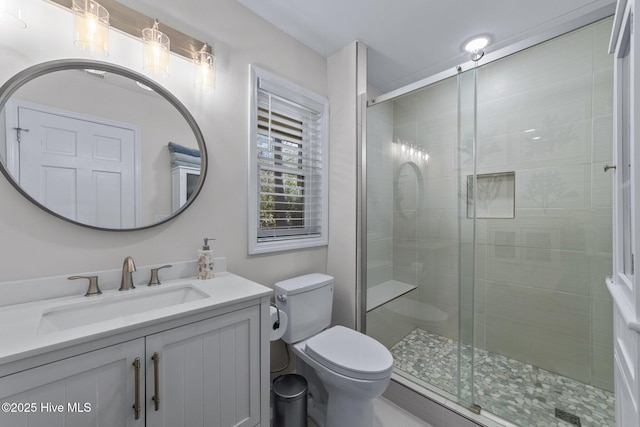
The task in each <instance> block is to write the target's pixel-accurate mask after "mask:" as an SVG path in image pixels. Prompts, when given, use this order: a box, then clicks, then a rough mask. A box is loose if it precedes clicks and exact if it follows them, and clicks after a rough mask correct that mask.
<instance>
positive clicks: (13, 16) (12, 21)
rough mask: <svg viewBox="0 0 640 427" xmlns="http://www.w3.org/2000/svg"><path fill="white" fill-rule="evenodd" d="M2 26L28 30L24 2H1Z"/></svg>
mask: <svg viewBox="0 0 640 427" xmlns="http://www.w3.org/2000/svg"><path fill="white" fill-rule="evenodd" d="M0 25H9V26H12V27H16V28H27V23H26V22H25V20H24V10H23V8H22V0H0Z"/></svg>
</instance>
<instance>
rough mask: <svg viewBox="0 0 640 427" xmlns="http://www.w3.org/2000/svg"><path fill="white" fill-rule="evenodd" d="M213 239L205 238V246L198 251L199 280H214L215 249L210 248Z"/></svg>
mask: <svg viewBox="0 0 640 427" xmlns="http://www.w3.org/2000/svg"><path fill="white" fill-rule="evenodd" d="M209 240H216V239H212V238H211V237H205V238H204V245H202V249H200V250H199V251H198V279H201V280H206V279H212V278H213V249H211V248H210V247H209Z"/></svg>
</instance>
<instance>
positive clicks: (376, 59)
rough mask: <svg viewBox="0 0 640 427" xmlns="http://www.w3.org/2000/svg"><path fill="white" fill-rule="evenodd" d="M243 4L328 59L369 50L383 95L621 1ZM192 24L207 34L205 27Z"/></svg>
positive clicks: (604, 12)
mask: <svg viewBox="0 0 640 427" xmlns="http://www.w3.org/2000/svg"><path fill="white" fill-rule="evenodd" d="M237 1H238V2H239V3H241V4H243V5H244V6H246V7H247V8H249V9H251V10H252V11H254V12H255V13H256V14H258V15H260V16H262V17H263V18H264V19H266V20H267V21H269V22H271V23H272V24H273V25H275V26H276V27H279V28H280V29H282V30H283V31H284V32H286V33H288V34H289V35H291V36H292V37H294V38H295V39H297V40H299V41H300V42H302V43H304V44H305V45H307V46H309V47H310V48H312V49H314V50H315V51H317V52H318V53H320V54H321V55H323V56H326V57H328V56H330V55H332V54H334V53H336V52H337V51H339V50H340V49H342V48H343V47H345V46H347V45H348V44H349V43H351V42H353V41H354V40H358V41H361V42H363V43H364V44H365V45H367V47H368V67H367V71H368V80H369V84H370V85H372V86H373V87H375V88H376V89H378V90H379V91H380V92H382V93H384V92H389V91H391V90H394V89H397V88H400V87H402V86H405V85H407V84H409V83H413V82H415V81H417V80H420V79H422V78H426V77H429V76H431V75H434V74H436V73H439V72H441V71H444V70H447V69H449V68H453V67H455V66H456V65H458V64H461V63H464V62H467V61H468V60H469V56H468V54H466V53H463V52H462V51H463V49H462V46H463V45H464V44H465V42H466V41H468V40H469V39H471V38H473V37H474V36H477V35H485V36H488V37H489V38H490V40H491V41H490V45H489V46H488V47H487V48H486V49H485V51H486V52H487V53H489V52H492V51H495V50H498V49H500V48H503V47H506V46H509V45H513V44H515V43H519V42H522V41H523V40H530V39H531V38H532V37H533V36H539V35H540V34H544V35H547V36H549V37H550V36H553V35H557V34H560V32H559V31H561V32H565V31H568V30H570V29H573V28H577V27H578V26H581V25H584V24H586V23H589V22H591V21H594V20H596V19H600V18H603V17H605V16H608V15H611V14H613V12H614V9H615V0H535V1H531V0H529V1H525V0H484V1H479V0H439V1H435V0H237ZM122 2H123V3H129V4H130V6H131V7H134V8H135V7H136V6H135V4H136V3H142V4H145V5H147V6H149V7H151V8H152V9H156V10H158V11H163V12H164V14H168V15H171V14H172V13H176V14H183V15H184V14H188V13H189V10H193V11H195V14H196V15H197V14H198V12H197V11H198V10H199V8H202V7H204V5H207V7H211V8H213V9H215V5H214V4H213V2H211V0H182V1H181V2H180V7H179V8H178V7H176V6H175V5H176V3H175V0H135V1H134V0H124V1H122ZM178 18H179V17H178ZM182 18H185V17H184V16H183V17H182ZM192 18H194V17H192ZM190 22H191V24H192V25H194V26H195V27H196V28H194V30H197V31H198V32H202V33H203V34H206V33H207V28H206V21H205V20H199V19H191V20H190ZM199 25H200V26H201V27H202V28H198V26H199Z"/></svg>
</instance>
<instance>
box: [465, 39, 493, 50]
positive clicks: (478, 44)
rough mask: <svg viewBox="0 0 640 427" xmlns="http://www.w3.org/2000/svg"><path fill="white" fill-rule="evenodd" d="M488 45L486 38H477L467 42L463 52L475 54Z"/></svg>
mask: <svg viewBox="0 0 640 427" xmlns="http://www.w3.org/2000/svg"><path fill="white" fill-rule="evenodd" d="M488 44H489V39H488V38H486V37H477V38H475V39H473V40H471V41H470V42H468V43H467V44H466V45H464V50H466V51H467V52H471V53H473V52H477V51H479V50H482V49H484V48H485V47H487V45H488Z"/></svg>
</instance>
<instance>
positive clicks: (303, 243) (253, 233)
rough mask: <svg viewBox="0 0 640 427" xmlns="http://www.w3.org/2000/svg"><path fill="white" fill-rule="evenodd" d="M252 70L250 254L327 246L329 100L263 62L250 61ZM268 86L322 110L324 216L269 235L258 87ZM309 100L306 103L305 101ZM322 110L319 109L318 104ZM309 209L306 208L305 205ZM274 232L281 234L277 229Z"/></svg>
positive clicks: (320, 143) (280, 95) (250, 113)
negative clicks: (263, 214) (263, 206)
mask: <svg viewBox="0 0 640 427" xmlns="http://www.w3.org/2000/svg"><path fill="white" fill-rule="evenodd" d="M249 68H250V70H249V139H248V143H249V150H248V152H249V159H248V161H249V168H248V172H249V176H248V183H249V191H248V193H249V194H248V232H247V251H248V253H249V254H250V255H255V254H261V253H269V252H278V251H287V250H295V249H304V248H313V247H320V246H327V245H328V243H329V229H328V226H329V193H328V190H329V101H328V99H327V98H325V97H322V96H320V95H318V94H316V93H314V92H312V91H310V90H308V89H305V88H303V87H301V86H299V85H296V84H294V83H292V82H290V81H288V80H286V79H284V78H282V77H280V76H277V75H275V74H273V73H271V72H269V71H267V70H265V69H263V68H261V67H259V66H256V65H250V67H249ZM259 81H260V82H263V86H265V85H266V86H268V89H262V90H266V91H268V92H269V93H271V94H273V95H276V96H277V97H280V98H284V99H287V100H288V101H289V102H292V103H294V104H297V105H300V106H302V107H304V108H307V109H312V108H311V107H310V105H311V104H313V105H314V106H315V108H313V109H314V110H315V111H317V113H319V114H321V116H322V118H321V120H320V133H321V135H320V138H319V140H318V141H317V142H315V143H314V144H317V146H319V147H320V149H321V151H322V153H321V156H320V158H321V160H320V162H321V164H322V170H321V171H322V172H321V178H320V180H321V183H320V191H321V194H322V195H321V197H320V202H321V208H320V215H321V219H320V221H319V222H318V223H319V225H318V224H314V225H313V226H310V227H309V228H308V229H306V231H305V230H304V229H303V230H297V231H294V230H289V231H288V232H286V234H285V232H282V235H281V236H277V235H276V236H272V237H271V238H266V237H265V236H264V233H261V232H260V202H261V199H260V187H261V185H260V174H259V173H260V168H259V165H258V144H257V141H258V105H259V103H258V89H259V83H258V82H259ZM305 102H306V104H305ZM318 106H319V107H320V109H321V111H318V108H317V107H318ZM305 211H306V209H305ZM318 226H319V227H320V231H319V233H313V234H312V235H308V234H307V232H308V231H309V229H311V228H317V227H318ZM274 234H278V232H277V231H276V232H275V233H274Z"/></svg>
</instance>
